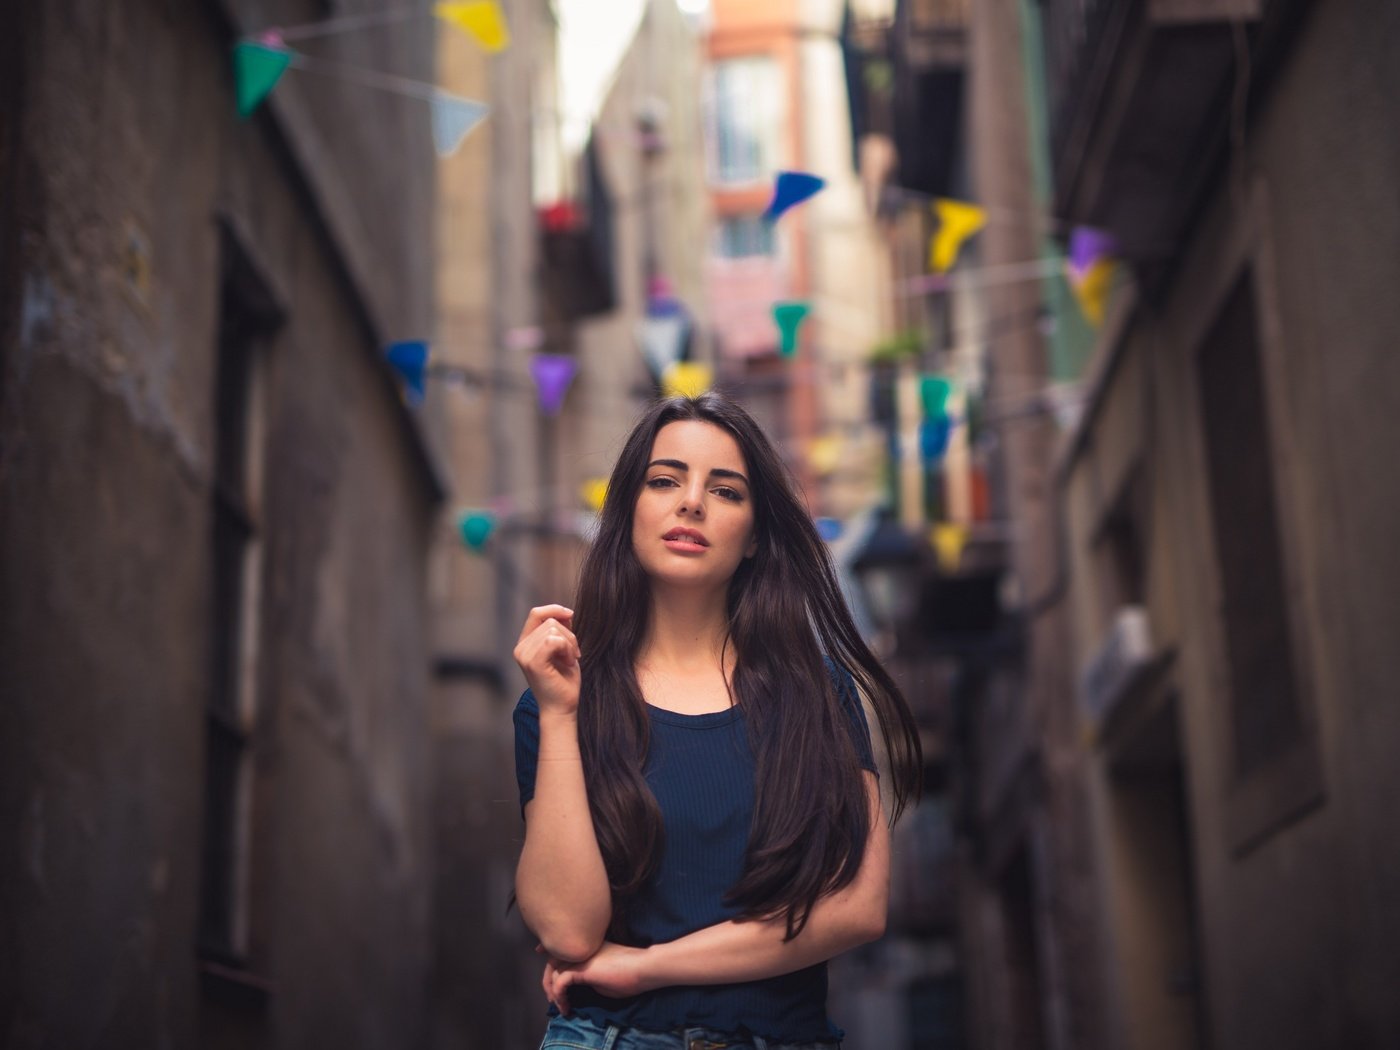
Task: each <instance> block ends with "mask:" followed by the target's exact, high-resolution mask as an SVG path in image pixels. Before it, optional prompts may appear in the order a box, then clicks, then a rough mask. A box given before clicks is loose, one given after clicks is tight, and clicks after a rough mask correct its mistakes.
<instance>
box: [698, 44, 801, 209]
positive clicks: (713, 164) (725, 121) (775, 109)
mask: <svg viewBox="0 0 1400 1050" xmlns="http://www.w3.org/2000/svg"><path fill="white" fill-rule="evenodd" d="M709 103H710V105H709V109H710V114H709V117H710V119H709V135H708V139H709V141H708V146H709V154H710V179H711V181H713V182H716V183H719V184H726V185H728V184H737V183H748V182H758V181H760V180H762V179H765V178H767V177H768V176H769V175H771V174H772V172H773V171H774V170H775V169H777V168H779V167H780V166H781V162H780V161H781V159H780V155H779V142H780V141H781V134H782V130H783V90H782V80H781V76H780V71H779V69H778V64H777V62H775V61H774V60H773V59H771V58H767V57H745V58H730V59H725V60H723V61H720V62H717V63H715V65H714V68H713V71H712V73H711V74H710V92H709Z"/></svg>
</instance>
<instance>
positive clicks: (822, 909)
mask: <svg viewBox="0 0 1400 1050" xmlns="http://www.w3.org/2000/svg"><path fill="white" fill-rule="evenodd" d="M865 780H866V794H867V797H868V799H869V804H870V834H869V836H868V837H867V838H866V843H865V854H864V856H863V857H862V858H861V862H860V869H859V870H858V871H857V873H856V877H855V879H853V880H852V881H851V883H850V884H849V885H847V886H845V887H843V888H842V889H840V890H837V891H836V892H835V893H832V894H829V895H827V896H825V897H822V898H821V899H820V900H818V901H817V903H816V904H815V905H814V906H813V907H812V911H811V914H810V915H809V916H808V919H807V925H806V926H804V927H803V928H802V932H801V933H799V934H798V935H797V936H796V937H794V938H793V939H792V940H790V941H788V940H784V937H785V935H786V933H787V929H786V924H785V923H784V922H783V920H782V919H781V918H777V919H764V920H743V921H738V920H732V921H730V922H722V923H719V924H717V925H715V926H707V927H706V928H705V929H703V930H696V931H695V932H694V933H691V934H687V935H686V936H684V937H680V938H677V939H676V940H674V941H667V942H666V943H664V944H654V945H652V946H651V947H650V948H628V947H625V946H623V945H619V944H612V943H606V944H604V945H603V947H602V948H601V949H599V951H598V952H597V954H595V955H594V956H593V957H592V958H590V959H588V960H586V961H584V962H581V963H577V964H559V963H556V962H554V961H551V962H550V963H549V964H548V965H547V966H546V967H545V974H544V981H543V984H544V989H545V995H546V996H547V997H548V998H549V1000H550V1002H552V1003H554V1004H555V1005H556V1006H558V1007H559V1009H560V1010H561V1011H562V1012H565V1013H567V1012H568V994H567V992H568V988H569V986H570V985H572V984H587V985H589V986H590V987H592V988H594V989H596V990H597V991H598V992H600V993H601V994H603V995H607V996H613V997H625V996H630V995H637V994H640V993H641V992H646V991H650V990H652V989H653V988H667V987H671V986H673V985H693V984H730V983H735V982H739V981H758V980H762V979H764V978H766V977H777V976H780V975H781V974H785V973H792V972H793V971H795V970H801V969H804V968H806V967H808V966H811V965H813V964H815V963H819V962H825V961H826V960H828V959H831V958H834V957H835V956H837V955H840V954H841V953H842V952H845V951H849V950H850V949H851V948H854V947H856V946H858V945H861V944H865V943H867V942H869V941H874V940H878V939H879V938H880V937H881V936H883V934H884V932H885V917H886V912H887V910H888V908H889V897H890V832H889V827H888V825H887V824H886V823H885V817H884V811H883V809H882V808H881V805H880V782H879V780H877V779H876V777H875V774H873V773H870V772H867V773H866V774H865Z"/></svg>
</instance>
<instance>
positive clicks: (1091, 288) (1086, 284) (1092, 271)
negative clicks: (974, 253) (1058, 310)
mask: <svg viewBox="0 0 1400 1050" xmlns="http://www.w3.org/2000/svg"><path fill="white" fill-rule="evenodd" d="M1114 269H1115V264H1114V261H1113V260H1112V259H1111V258H1109V257H1107V256H1105V257H1103V258H1101V259H1099V260H1098V262H1096V263H1094V264H1093V265H1092V266H1090V267H1089V269H1088V271H1087V272H1086V273H1085V274H1084V275H1083V277H1080V278H1078V279H1076V278H1075V276H1074V272H1073V270H1071V271H1070V280H1069V284H1070V288H1072V289H1073V290H1074V297H1075V299H1077V300H1078V301H1079V309H1080V310H1082V311H1083V313H1084V317H1085V319H1086V320H1087V321H1088V322H1089V323H1090V324H1092V325H1093V326H1094V327H1095V328H1097V327H1098V326H1099V325H1101V324H1103V315H1104V310H1105V308H1106V307H1107V305H1108V290H1109V288H1110V287H1111V286H1112V284H1113V271H1114Z"/></svg>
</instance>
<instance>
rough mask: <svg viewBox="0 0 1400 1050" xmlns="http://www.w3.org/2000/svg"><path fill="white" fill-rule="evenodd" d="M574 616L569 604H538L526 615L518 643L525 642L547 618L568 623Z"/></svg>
mask: <svg viewBox="0 0 1400 1050" xmlns="http://www.w3.org/2000/svg"><path fill="white" fill-rule="evenodd" d="M573 618H574V611H573V610H572V609H570V608H569V607H568V606H567V605H537V606H535V608H533V609H531V610H530V613H529V615H528V616H526V617H525V626H524V627H522V628H521V629H520V637H519V638H518V639H516V644H519V643H520V642H523V641H524V640H525V639H526V637H527V636H529V635H530V634H531V633H532V632H533V631H534V630H535V628H537V627H539V625H540V624H542V623H544V622H545V621H546V620H551V619H553V620H559V621H561V622H563V623H568V622H569V621H570V620H572V619H573Z"/></svg>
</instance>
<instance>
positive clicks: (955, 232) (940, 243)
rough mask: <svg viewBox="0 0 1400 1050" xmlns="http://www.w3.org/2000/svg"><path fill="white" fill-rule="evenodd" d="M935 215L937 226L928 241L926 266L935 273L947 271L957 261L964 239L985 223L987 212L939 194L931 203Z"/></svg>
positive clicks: (973, 205)
mask: <svg viewBox="0 0 1400 1050" xmlns="http://www.w3.org/2000/svg"><path fill="white" fill-rule="evenodd" d="M933 213H934V215H936V216H938V229H937V230H935V231H934V233H933V237H932V238H930V239H929V244H928V268H929V269H930V270H932V271H933V272H934V273H947V272H948V271H949V270H951V269H952V268H953V263H955V262H957V261H958V251H959V250H960V249H961V248H962V245H963V241H965V240H967V239H968V238H969V237H971V236H972V235H973V234H974V233H976V232H977V231H978V230H980V229H981V228H982V227H983V226H985V225H986V224H987V213H986V212H985V211H983V210H982V209H981V208H979V207H978V206H977V205H975V204H968V203H967V202H966V201H955V200H952V199H950V198H948V197H938V198H936V199H935V200H934V202H933Z"/></svg>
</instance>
